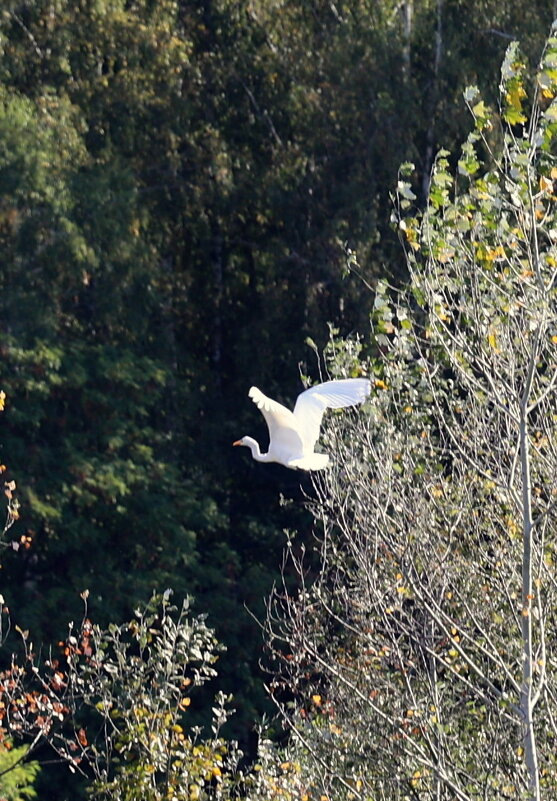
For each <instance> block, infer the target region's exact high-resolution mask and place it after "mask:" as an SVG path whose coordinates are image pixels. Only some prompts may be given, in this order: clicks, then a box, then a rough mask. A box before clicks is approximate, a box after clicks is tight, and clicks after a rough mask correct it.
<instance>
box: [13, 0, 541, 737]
mask: <svg viewBox="0 0 557 801" xmlns="http://www.w3.org/2000/svg"><path fill="white" fill-rule="evenodd" d="M551 12H552V9H551V7H550V4H549V3H547V2H542V0H539V2H538V3H537V4H534V5H532V7H531V13H530V14H528V15H525V14H524V10H523V4H522V3H521V2H518V0H516V2H514V1H511V0H510V1H509V2H508V3H506V4H505V6H504V8H502V7H501V4H500V3H499V2H498V1H497V0H487V2H485V1H484V0H482V2H479V0H450V1H449V0H436V2H434V1H433V0H422V1H421V2H411V0H407V2H404V3H402V4H398V3H394V2H391V0H381V2H377V0H341V1H340V2H337V3H329V2H321V0H311V2H301V0H300V1H298V0H293V2H287V1H286V0H285V1H284V2H280V1H279V0H273V1H271V2H260V1H259V0H253V1H252V2H245V1H244V0H213V1H212V2H210V0H204V1H203V2H190V1H189V0H162V2H156V3H153V2H150V0H134V1H133V2H126V1H125V0H80V1H79V2H70V0H35V1H34V2H25V1H23V2H16V0H11V2H9V3H6V4H5V8H3V9H2V12H1V15H0V246H1V256H0V259H1V262H0V320H1V321H2V336H1V340H0V348H1V353H2V359H3V367H4V369H3V372H2V388H3V390H5V392H6V394H7V398H8V405H7V408H6V411H5V413H4V416H3V420H2V423H3V427H2V443H3V449H4V450H3V457H2V458H3V460H4V461H6V462H7V463H8V465H9V467H10V470H11V473H9V474H8V479H10V480H11V478H12V477H15V478H16V479H17V482H18V486H19V489H20V499H21V502H22V507H21V520H20V522H19V523H18V526H19V528H17V536H16V539H17V540H20V545H21V546H22V547H20V548H19V550H18V551H17V552H12V551H7V552H6V553H5V556H4V559H3V563H4V570H3V578H4V581H3V585H2V592H3V595H4V597H5V600H6V602H7V603H8V604H9V606H10V607H11V610H12V614H13V616H14V619H15V621H17V622H18V623H19V625H20V626H21V628H22V629H30V630H31V631H32V633H33V634H32V636H33V637H34V638H35V640H36V641H37V642H43V643H49V642H55V641H56V640H57V639H60V638H62V637H64V636H65V630H66V627H67V622H68V620H71V619H75V617H76V616H77V615H79V614H81V607H80V604H81V601H80V600H79V595H80V593H82V591H83V590H84V589H86V588H88V589H89V590H90V596H89V604H90V614H91V616H92V617H93V619H94V620H95V621H96V622H98V623H99V625H101V626H104V625H105V624H107V623H108V622H109V621H120V620H123V619H127V618H128V617H129V615H130V614H131V611H132V610H133V608H134V607H135V605H136V603H137V602H145V601H146V599H148V598H149V597H150V594H151V592H152V590H153V588H156V589H159V590H162V589H164V588H166V587H167V586H171V587H173V588H174V590H175V591H176V593H177V596H178V597H184V596H186V595H193V596H194V598H195V604H196V609H197V610H198V611H203V612H207V613H208V614H209V621H210V623H211V625H215V626H216V627H217V635H218V637H219V639H222V640H223V641H224V643H225V644H226V646H227V648H228V654H227V658H226V659H225V660H222V663H221V666H220V670H219V680H220V681H221V686H222V688H223V689H224V691H226V692H233V693H234V695H235V697H236V702H235V705H236V706H237V707H238V714H237V715H236V717H235V720H236V721H237V723H236V727H237V733H238V734H239V735H240V737H241V738H242V740H243V741H244V742H245V741H246V740H247V738H248V737H249V731H250V729H251V726H252V724H253V720H254V717H255V712H256V711H261V709H262V708H263V706H264V693H263V690H262V687H261V682H260V679H259V674H258V667H257V663H258V660H259V653H260V641H261V635H260V631H259V628H258V627H257V625H256V623H255V622H254V621H253V619H252V618H251V617H250V615H249V614H248V612H247V611H246V609H245V607H246V606H247V607H248V609H249V610H252V611H254V612H255V613H256V614H259V615H261V614H262V608H263V598H264V597H265V595H266V594H267V593H268V592H269V590H270V588H271V585H272V583H273V580H274V578H275V577H276V572H277V565H279V564H280V553H281V549H282V545H283V539H284V536H283V533H282V531H283V529H284V528H292V527H297V528H299V530H300V531H301V532H302V536H303V532H304V531H306V530H307V529H308V527H309V523H308V518H307V516H306V513H305V511H304V509H303V502H302V495H301V493H300V489H299V486H300V479H299V477H297V476H295V475H294V474H293V473H289V472H288V471H283V470H282V469H280V468H276V469H274V468H273V467H269V468H268V469H266V470H260V469H256V468H254V466H253V465H252V464H251V463H250V462H249V461H248V457H247V455H246V454H238V453H236V452H233V450H232V449H231V448H230V447H229V446H230V443H231V442H232V440H233V439H235V438H237V437H238V436H240V435H242V434H244V433H246V432H247V431H248V430H249V429H248V426H250V425H255V426H259V427H260V430H261V427H262V422H261V420H260V419H258V417H257V415H256V413H255V410H254V409H253V408H251V404H250V403H249V401H248V400H247V397H246V393H247V389H248V388H249V386H250V385H251V384H252V383H255V384H260V385H261V386H262V388H263V389H264V390H265V391H268V392H269V393H270V394H274V396H276V397H279V398H280V399H284V400H287V401H289V400H291V399H292V398H293V396H294V395H295V394H296V392H297V391H298V389H299V388H300V381H299V371H300V369H301V371H302V372H303V373H308V374H311V375H316V373H317V366H316V364H315V362H314V354H313V351H312V350H311V349H310V350H308V349H307V347H306V345H305V344H304V342H305V339H306V337H312V338H313V339H314V340H315V342H316V343H317V345H318V346H319V347H322V346H323V345H324V343H325V342H326V341H327V338H328V331H329V329H328V324H329V323H331V324H332V325H333V326H334V327H335V329H336V330H338V331H339V332H340V333H341V334H349V333H351V332H354V331H356V330H364V328H365V326H366V324H367V318H368V314H369V310H370V300H369V296H368V294H367V293H363V292H362V283H361V278H363V279H364V281H366V282H367V283H374V282H375V280H376V278H377V277H378V276H380V275H385V274H386V275H388V276H389V277H390V278H391V279H392V280H393V281H395V282H399V281H400V280H401V279H403V278H404V277H405V275H406V267H405V265H404V264H403V260H402V259H401V256H400V250H399V246H398V244H397V242H396V237H395V235H394V234H393V232H392V231H391V228H390V222H389V220H390V214H391V200H390V194H389V193H390V192H391V191H392V190H393V189H394V187H395V185H396V175H397V170H398V166H399V164H400V163H401V162H402V161H406V160H409V159H410V160H412V161H413V162H414V163H415V164H416V165H417V166H416V170H415V172H414V173H413V176H412V190H413V191H414V193H415V194H416V196H417V198H418V202H420V201H424V199H425V197H426V196H427V191H428V179H429V173H430V169H431V166H432V164H433V161H434V155H435V152H436V150H437V147H438V143H439V142H441V141H442V142H443V143H444V145H445V146H447V147H448V148H452V146H453V145H454V143H455V142H456V141H461V140H462V139H463V131H464V130H465V127H464V126H465V125H467V121H466V113H465V110H464V109H463V108H462V104H461V102H460V99H459V98H460V95H461V92H462V90H463V88H464V87H465V86H466V84H468V83H470V82H475V83H477V84H478V85H479V86H480V88H482V89H483V90H484V91H485V97H486V100H487V101H489V100H490V99H491V100H493V99H494V97H495V94H496V93H495V92H494V90H493V87H494V86H496V83H497V75H498V69H499V64H500V62H501V59H502V57H503V53H504V50H505V47H506V45H507V43H508V40H509V38H512V37H517V38H520V39H521V41H522V43H523V47H524V49H525V51H526V53H529V54H533V53H536V54H537V53H538V52H539V51H540V48H541V43H542V42H543V40H544V38H545V35H546V33H547V30H548V28H549V25H550V22H551ZM346 242H348V245H349V247H350V248H352V249H353V250H355V251H357V252H358V256H359V266H358V267H356V265H355V263H354V262H351V270H350V271H349V272H348V274H347V275H344V276H343V271H342V269H341V267H342V264H343V260H344V249H345V243H346ZM308 360H309V364H306V361H308ZM302 483H303V480H302ZM308 488H309V484H305V485H304V486H303V489H308ZM279 493H284V494H285V495H286V496H292V498H293V503H289V504H283V505H280V504H279V503H278V496H279Z"/></svg>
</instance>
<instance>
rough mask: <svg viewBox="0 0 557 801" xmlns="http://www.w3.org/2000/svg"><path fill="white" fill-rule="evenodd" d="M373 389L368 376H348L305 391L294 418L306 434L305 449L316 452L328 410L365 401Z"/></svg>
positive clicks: (298, 401) (295, 409)
mask: <svg viewBox="0 0 557 801" xmlns="http://www.w3.org/2000/svg"><path fill="white" fill-rule="evenodd" d="M370 391H371V384H370V382H369V381H368V379H367V378H346V379H344V380H341V381H326V382H325V383H324V384H317V386H315V387H310V389H306V391H305V392H302V394H301V395H299V396H298V400H297V401H296V406H295V407H294V417H295V418H296V421H297V424H298V430H299V431H300V434H301V435H302V439H303V442H304V449H309V450H311V451H313V448H314V447H315V443H316V442H317V439H318V437H319V429H320V428H321V421H322V419H323V412H324V411H325V409H342V408H343V407H345V406H356V405H357V404H358V403H363V402H364V401H365V399H366V398H367V396H368V395H369V393H370Z"/></svg>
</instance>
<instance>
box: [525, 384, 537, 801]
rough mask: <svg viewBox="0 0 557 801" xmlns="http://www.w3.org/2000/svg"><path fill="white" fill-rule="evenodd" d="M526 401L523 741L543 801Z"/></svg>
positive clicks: (532, 780)
mask: <svg viewBox="0 0 557 801" xmlns="http://www.w3.org/2000/svg"><path fill="white" fill-rule="evenodd" d="M527 402H528V401H527V397H525V398H523V400H522V408H521V417H520V461H521V469H522V470H521V472H522V536H523V558H522V642H523V649H524V651H523V659H524V662H523V673H522V685H521V688H520V712H521V715H522V729H523V737H524V756H525V762H526V767H527V770H528V777H529V789H530V799H531V801H539V799H540V783H539V771H538V755H537V749H536V736H535V732H534V714H533V713H534V700H533V692H532V691H533V687H532V681H533V663H534V652H533V642H532V640H533V632H532V600H533V597H534V596H533V581H532V550H533V542H532V540H533V535H534V524H533V520H532V480H531V475H530V453H529V442H528V409H527Z"/></svg>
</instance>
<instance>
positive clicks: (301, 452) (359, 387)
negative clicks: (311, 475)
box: [232, 378, 371, 470]
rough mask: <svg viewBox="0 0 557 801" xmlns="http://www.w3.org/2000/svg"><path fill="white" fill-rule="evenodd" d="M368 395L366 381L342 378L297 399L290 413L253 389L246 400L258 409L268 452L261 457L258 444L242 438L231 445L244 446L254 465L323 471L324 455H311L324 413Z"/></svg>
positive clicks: (307, 391)
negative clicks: (265, 428) (263, 421)
mask: <svg viewBox="0 0 557 801" xmlns="http://www.w3.org/2000/svg"><path fill="white" fill-rule="evenodd" d="M370 391H371V384H370V382H369V381H368V379H367V378H346V379H344V380H341V381H326V382H325V383H324V384H317V385H316V386H315V387H310V389H306V391H305V392H302V394H301V395H298V399H297V401H296V405H295V406H294V411H293V412H291V411H290V409H287V408H286V406H283V405H282V403H277V401H274V400H271V398H268V397H267V396H266V395H264V394H263V393H262V392H261V390H259V389H257V387H252V388H251V389H250V391H249V393H248V394H249V397H250V398H251V399H252V400H253V402H254V403H255V405H256V406H257V407H258V408H259V409H261V413H262V414H263V417H264V418H265V420H266V422H267V426H268V428H269V450H268V451H267V453H261V450H260V448H259V443H258V442H256V440H254V439H253V438H252V437H242V439H239V440H237V441H236V442H234V443H232V444H233V445H245V447H246V448H249V449H250V450H251V455H252V456H253V458H254V459H255V460H256V461H257V462H278V463H279V464H282V465H284V466H285V467H291V468H292V469H293V470H295V469H296V468H299V469H300V470H322V469H323V468H324V467H327V465H328V463H329V457H328V455H327V454H326V453H314V451H313V449H314V448H315V444H316V442H317V440H318V438H319V429H320V427H321V420H322V419H323V412H324V411H325V409H342V408H344V407H345V406H356V405H357V404H359V403H363V402H364V401H365V399H366V398H367V396H368V395H369V393H370Z"/></svg>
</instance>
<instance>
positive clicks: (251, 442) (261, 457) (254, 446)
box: [244, 437, 271, 462]
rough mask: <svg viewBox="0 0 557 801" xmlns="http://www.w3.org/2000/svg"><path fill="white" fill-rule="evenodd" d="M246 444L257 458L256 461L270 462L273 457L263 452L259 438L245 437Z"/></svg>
mask: <svg viewBox="0 0 557 801" xmlns="http://www.w3.org/2000/svg"><path fill="white" fill-rule="evenodd" d="M244 443H245V445H247V446H248V448H249V449H250V451H251V455H252V456H253V458H254V459H255V461H256V462H270V461H271V458H270V456H269V454H268V453H261V449H260V448H259V443H258V442H257V440H255V439H252V438H251V437H245V438H244Z"/></svg>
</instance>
